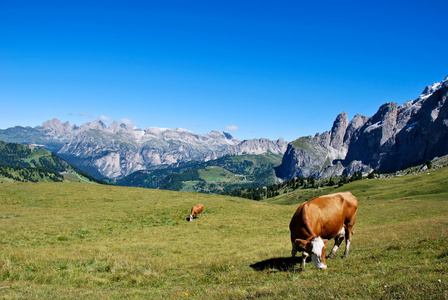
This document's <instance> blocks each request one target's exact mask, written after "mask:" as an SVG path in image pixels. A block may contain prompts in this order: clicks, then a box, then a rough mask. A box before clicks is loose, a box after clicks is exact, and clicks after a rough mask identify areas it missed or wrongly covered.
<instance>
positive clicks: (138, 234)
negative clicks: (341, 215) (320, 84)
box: [0, 168, 448, 299]
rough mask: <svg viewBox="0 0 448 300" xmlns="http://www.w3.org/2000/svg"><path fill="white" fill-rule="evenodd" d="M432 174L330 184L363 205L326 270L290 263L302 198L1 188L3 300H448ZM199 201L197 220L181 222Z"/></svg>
mask: <svg viewBox="0 0 448 300" xmlns="http://www.w3.org/2000/svg"><path fill="white" fill-rule="evenodd" d="M428 173H429V174H427V173H423V174H421V175H416V176H402V177H395V178H390V179H381V180H379V179H373V180H362V181H355V182H353V183H350V184H347V185H344V186H342V187H341V188H339V189H331V190H328V192H329V193H330V192H331V193H332V192H337V191H345V190H350V191H351V192H352V193H353V194H354V195H355V196H356V197H358V199H359V204H360V205H359V211H358V218H357V222H356V225H355V229H354V230H355V235H354V237H353V243H352V246H351V249H350V251H351V253H350V257H349V258H345V259H342V254H343V250H344V247H341V248H342V249H339V253H338V255H337V258H335V259H333V260H327V264H328V269H327V270H325V271H323V270H316V269H315V268H314V265H313V263H312V262H308V263H307V265H306V268H305V270H304V271H300V270H299V269H298V267H299V262H300V258H297V259H296V260H295V261H292V260H291V259H290V251H291V245H290V241H289V229H288V225H289V221H290V220H291V217H292V215H293V213H294V212H295V210H296V209H297V207H298V204H299V203H300V202H301V201H303V199H305V198H306V197H308V196H309V195H308V196H306V195H300V194H294V195H283V196H281V197H279V198H277V199H273V202H272V203H268V202H255V201H251V200H246V199H240V198H232V197H226V196H218V195H209V194H197V193H185V192H184V193H182V192H172V191H162V190H149V189H139V188H128V187H118V186H105V185H92V184H82V183H73V182H72V183H69V182H64V183H3V184H0V229H1V230H0V299H36V298H40V299H47V298H56V299H63V298H88V299H129V298H131V299H139V298H142V299H145V298H164V299H167V298H169V299H187V298H195V299H253V298H260V299H289V298H290V299H299V298H305V299H314V298H316V299H340V298H344V299H403V298H405V299H447V298H448V168H443V169H438V170H431V171H430V172H428ZM325 192H327V190H325ZM297 193H300V191H298V192H297ZM303 193H309V191H303ZM285 197H286V198H285ZM276 202H277V203H282V204H283V205H279V204H277V203H276ZM197 203H203V204H204V206H205V210H204V215H203V216H202V218H198V219H195V220H194V221H193V222H187V221H186V218H187V216H188V214H189V212H190V209H191V206H192V205H194V204H197ZM286 203H287V204H286ZM332 245H333V241H330V242H329V246H330V247H328V248H331V246H332ZM330 250H331V249H328V250H327V251H330Z"/></svg>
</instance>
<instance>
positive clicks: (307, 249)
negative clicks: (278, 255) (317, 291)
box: [289, 192, 358, 269]
mask: <svg viewBox="0 0 448 300" xmlns="http://www.w3.org/2000/svg"><path fill="white" fill-rule="evenodd" d="M357 212H358V200H357V199H356V198H355V196H353V195H352V193H350V192H344V193H338V194H332V195H326V196H321V197H316V198H313V199H311V200H310V201H308V202H305V203H302V205H300V207H299V208H298V209H297V211H296V212H295V214H294V216H293V217H292V220H291V223H290V224H289V229H290V230H291V243H292V251H291V254H292V257H295V255H296V254H297V251H300V252H302V258H303V260H302V264H301V268H302V269H303V268H304V267H305V261H306V258H307V257H308V256H310V255H311V259H312V260H313V262H314V265H315V266H316V268H318V269H326V268H327V265H326V264H325V250H326V249H327V247H326V246H325V243H326V242H327V241H328V240H329V239H332V238H334V247H333V250H332V251H331V253H330V255H329V256H328V258H333V257H334V256H335V254H336V251H337V250H338V248H339V246H340V245H341V243H342V240H343V239H344V236H345V239H346V246H345V253H344V257H348V251H349V248H350V243H351V239H352V235H353V225H355V220H356V214H357Z"/></svg>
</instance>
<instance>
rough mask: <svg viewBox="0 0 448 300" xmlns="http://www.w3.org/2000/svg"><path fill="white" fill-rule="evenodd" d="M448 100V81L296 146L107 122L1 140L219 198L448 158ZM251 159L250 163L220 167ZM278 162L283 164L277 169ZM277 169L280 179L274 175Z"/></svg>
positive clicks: (9, 134)
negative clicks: (231, 185)
mask: <svg viewBox="0 0 448 300" xmlns="http://www.w3.org/2000/svg"><path fill="white" fill-rule="evenodd" d="M447 97H448V77H447V78H445V79H444V80H443V81H442V82H437V83H434V84H432V85H430V86H428V87H426V88H425V89H424V91H423V93H422V94H421V95H420V96H419V97H418V98H417V99H415V100H412V101H408V102H406V103H404V104H403V105H401V106H398V105H397V104H396V103H394V102H390V103H386V104H384V105H382V106H381V107H380V108H379V110H378V112H377V113H376V114H375V115H373V116H372V117H366V116H362V115H359V114H358V115H356V116H355V117H354V118H353V119H352V120H351V121H350V122H349V120H348V116H347V114H346V113H345V112H343V113H341V114H340V115H338V116H337V118H336V120H335V121H334V123H333V127H332V128H331V130H330V131H327V132H324V133H318V134H316V135H315V136H305V137H301V138H298V139H297V140H295V141H293V142H291V143H287V142H285V141H284V140H283V139H281V138H280V139H278V140H277V141H271V140H268V139H253V140H245V141H241V140H238V139H235V138H233V137H232V136H231V135H230V134H229V133H227V132H219V131H212V132H210V133H208V134H204V135H200V134H197V133H194V132H191V131H188V130H185V129H175V130H173V129H166V128H154V127H153V128H148V129H145V130H142V129H140V128H137V127H134V126H128V125H125V124H119V123H117V122H113V123H111V124H110V125H109V126H106V125H105V124H104V123H103V122H101V121H100V120H96V121H94V122H91V123H90V122H87V123H85V124H83V125H82V126H77V125H73V126H72V125H70V124H69V123H68V122H65V123H62V122H61V121H59V120H57V119H53V120H50V121H47V122H45V123H43V124H42V125H41V126H37V127H34V128H32V127H21V126H16V127H13V128H8V129H5V130H0V140H2V141H5V142H13V143H19V144H25V145H35V146H38V147H42V148H44V149H47V150H49V151H52V152H55V153H57V154H58V155H59V156H61V157H62V158H63V159H65V160H66V161H67V162H69V163H71V164H73V165H75V166H77V167H79V168H81V169H83V170H85V171H87V172H89V173H90V174H91V175H93V176H94V177H96V178H99V179H109V180H111V181H117V182H120V183H121V184H123V185H134V186H144V187H155V188H158V187H160V188H170V189H175V188H174V187H176V189H180V190H195V191H196V190H197V189H196V187H197V186H203V185H204V182H205V183H206V187H205V188H206V189H207V190H209V191H214V190H223V189H225V187H224V184H223V182H225V181H227V180H228V181H230V178H231V177H232V176H233V177H235V176H240V175H242V176H252V177H251V178H250V179H251V182H252V184H264V183H265V182H270V183H272V182H275V180H278V178H281V179H284V180H286V179H291V178H294V177H309V176H312V177H315V178H328V177H330V176H337V175H342V174H348V175H352V174H354V173H355V172H359V171H362V172H363V173H368V172H371V171H373V170H375V169H376V170H379V171H380V172H395V171H397V170H401V169H405V168H407V167H410V166H413V165H418V164H422V163H424V162H426V161H427V160H432V159H433V158H435V157H438V156H443V155H445V154H448V102H447V101H446V99H447ZM244 155H246V159H234V160H233V161H232V160H221V161H217V162H215V161H214V160H217V159H219V158H224V157H230V156H244ZM250 155H261V156H264V158H263V157H260V158H254V157H250V158H249V156H250ZM279 157H283V158H282V160H281V164H280V165H278V166H277V167H275V165H277V164H278V161H279ZM266 159H267V160H266ZM250 163H252V164H253V165H250ZM245 164H247V166H246V165H245ZM258 164H260V165H258ZM241 166H245V167H244V168H242V167H241ZM254 166H255V167H254ZM246 167H247V168H246ZM274 167H275V173H274V171H273V170H270V169H269V168H272V169H274ZM217 168H221V169H222V170H220V171H219V172H221V173H220V176H215V175H216V174H215V175H213V174H212V173H213V172H215V173H216V172H217V170H218V169H217ZM268 169H269V170H268ZM166 170H168V171H166ZM232 170H240V171H241V170H243V172H245V173H244V174H239V173H238V172H235V173H234V172H233V171H232ZM207 172H208V173H207ZM226 172H230V173H231V174H230V175H229V174H227V173H226ZM179 174H183V175H181V176H178V175H179ZM232 174H233V175H232ZM215 177H216V178H219V179H213V178H215ZM210 178H212V180H211V181H210ZM246 179H247V178H246ZM176 180H183V183H182V184H177V183H176V182H175V181H176ZM212 181H214V182H212ZM194 182H196V183H194ZM193 183H194V184H196V186H194V184H193ZM247 183H248V182H245V183H243V182H239V183H237V184H239V185H244V184H247Z"/></svg>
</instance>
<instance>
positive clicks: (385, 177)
mask: <svg viewBox="0 0 448 300" xmlns="http://www.w3.org/2000/svg"><path fill="white" fill-rule="evenodd" d="M428 165H429V166H430V168H428ZM434 172H435V174H437V176H436V179H435V178H434V176H429V175H431V174H433V173H434ZM425 175H428V176H425ZM333 180H334V181H335V182H336V183H338V182H339V181H341V180H342V178H337V177H334V178H333ZM416 181H421V182H420V183H419V184H418V186H421V187H424V188H428V193H429V192H431V191H432V190H433V189H432V187H434V186H437V185H441V186H442V187H441V188H440V189H439V190H440V193H442V194H443V193H444V192H443V190H444V189H446V188H447V187H448V155H445V156H442V157H440V158H435V159H434V160H433V161H428V162H427V163H426V164H423V165H418V166H415V167H411V168H407V169H405V170H401V171H398V172H395V173H390V174H381V175H376V176H375V178H370V179H369V178H367V177H364V178H357V179H355V180H354V181H353V182H351V183H350V184H349V185H348V186H349V187H350V191H352V192H356V194H357V195H362V194H363V193H366V191H367V193H368V194H376V192H375V191H374V190H373V189H376V188H378V186H381V189H384V190H386V191H387V193H388V194H394V195H395V194H401V195H402V196H407V195H408V196H409V195H413V193H414V194H415V193H416V189H414V188H409V187H410V186H412V185H413V184H412V183H413V182H416ZM316 185H317V186H319V187H318V188H310V189H303V188H300V187H299V188H296V189H294V190H292V189H291V188H289V187H288V186H286V188H284V189H283V190H281V192H282V193H281V194H280V195H278V196H276V197H271V198H268V199H264V200H262V201H263V202H268V203H275V204H284V205H285V204H286V205H289V204H298V203H302V202H304V201H308V200H310V199H312V198H314V197H318V196H321V195H325V194H331V193H335V192H339V191H344V190H346V188H345V187H344V186H345V185H342V186H339V187H338V185H337V184H335V185H333V186H328V180H316ZM358 187H360V188H358ZM367 187H369V189H366V188H367ZM391 191H393V192H391ZM418 191H419V192H422V193H423V188H422V189H419V190H418ZM435 193H436V194H438V193H439V192H435ZM447 196H448V195H447Z"/></svg>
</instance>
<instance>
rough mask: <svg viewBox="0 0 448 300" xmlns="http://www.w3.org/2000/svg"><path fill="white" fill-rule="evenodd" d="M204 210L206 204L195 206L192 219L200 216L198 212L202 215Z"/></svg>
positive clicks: (191, 214) (191, 215)
mask: <svg viewBox="0 0 448 300" xmlns="http://www.w3.org/2000/svg"><path fill="white" fill-rule="evenodd" d="M203 210H204V205H202V204H196V205H195V206H193V207H192V208H191V213H190V221H193V219H194V218H196V217H197V216H198V214H200V216H201V217H202V211H203Z"/></svg>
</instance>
